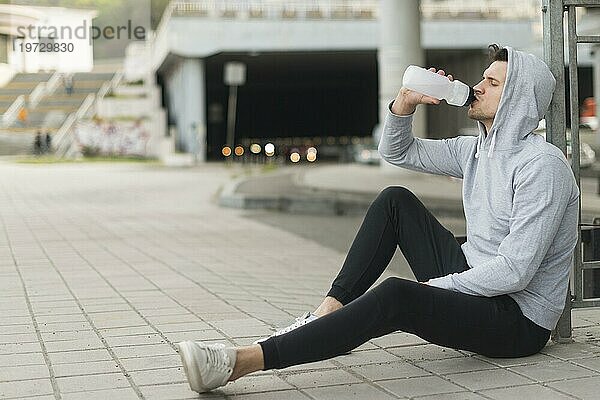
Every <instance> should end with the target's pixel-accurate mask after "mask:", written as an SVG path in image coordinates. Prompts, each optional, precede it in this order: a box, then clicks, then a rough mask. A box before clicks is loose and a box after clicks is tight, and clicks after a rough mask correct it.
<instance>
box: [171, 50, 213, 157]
mask: <svg viewBox="0 0 600 400" xmlns="http://www.w3.org/2000/svg"><path fill="white" fill-rule="evenodd" d="M164 82H165V86H166V90H165V91H166V103H167V107H168V109H169V124H170V125H175V126H176V129H177V130H176V132H177V134H176V137H175V147H176V150H178V151H183V152H187V153H192V154H195V155H196V157H197V161H204V160H205V154H206V115H205V108H206V106H205V102H206V90H205V83H204V62H203V61H202V60H201V59H198V58H181V59H177V60H176V61H175V62H174V64H173V65H172V66H171V67H170V68H169V70H168V71H166V73H165V74H164Z"/></svg>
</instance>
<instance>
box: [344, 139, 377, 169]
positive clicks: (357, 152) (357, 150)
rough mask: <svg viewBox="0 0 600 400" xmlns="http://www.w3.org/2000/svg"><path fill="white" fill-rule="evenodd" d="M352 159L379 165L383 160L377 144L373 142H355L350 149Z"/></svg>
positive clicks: (360, 162) (361, 162)
mask: <svg viewBox="0 0 600 400" xmlns="http://www.w3.org/2000/svg"><path fill="white" fill-rule="evenodd" d="M350 152H351V154H352V156H351V160H352V161H354V162H357V163H359V164H371V165H377V164H379V162H380V161H381V156H380V155H379V152H378V151H377V146H375V145H373V144H371V145H367V144H355V145H352V147H351V150H350Z"/></svg>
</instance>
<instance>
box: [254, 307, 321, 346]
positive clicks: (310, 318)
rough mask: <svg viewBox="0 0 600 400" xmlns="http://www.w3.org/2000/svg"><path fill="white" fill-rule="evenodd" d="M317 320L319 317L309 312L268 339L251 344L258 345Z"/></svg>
mask: <svg viewBox="0 0 600 400" xmlns="http://www.w3.org/2000/svg"><path fill="white" fill-rule="evenodd" d="M317 318H319V317H318V316H316V315H315V314H313V313H311V312H305V313H304V314H302V315H301V316H300V317H298V318H296V322H294V323H293V324H291V325H290V326H286V327H285V328H281V329H280V330H278V331H276V332H274V333H272V334H271V336H269V337H265V338H261V339H258V340H255V341H254V342H253V344H259V343H260V342H264V341H265V340H267V339H269V338H271V337H273V336H279V335H283V334H284V333H288V332H291V331H293V330H294V329H297V328H300V327H301V326H304V325H306V324H308V323H309V322H312V321H314V320H315V319H317Z"/></svg>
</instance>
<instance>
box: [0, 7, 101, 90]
mask: <svg viewBox="0 0 600 400" xmlns="http://www.w3.org/2000/svg"><path fill="white" fill-rule="evenodd" d="M95 16H96V12H95V11H93V10H78V9H72V8H62V7H35V6H22V5H15V4H0V72H2V73H1V74H0V75H2V76H3V78H4V79H5V81H7V80H10V78H11V77H12V75H13V74H14V73H17V72H44V71H59V72H87V71H91V70H92V68H93V65H94V60H93V45H92V41H91V40H90V38H89V27H91V26H92V20H93V18H94V17H95ZM55 44H56V45H58V46H63V47H64V50H65V51H46V50H47V49H46V47H48V46H54V45H55ZM40 45H41V46H42V47H44V49H40ZM67 45H69V48H68V49H67V47H66V46H67ZM67 50H68V51H67ZM5 81H4V82H5Z"/></svg>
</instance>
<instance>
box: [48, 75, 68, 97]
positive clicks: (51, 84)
mask: <svg viewBox="0 0 600 400" xmlns="http://www.w3.org/2000/svg"><path fill="white" fill-rule="evenodd" d="M64 75H66V74H61V73H60V72H58V71H57V72H55V73H54V74H52V76H51V77H50V79H48V82H46V94H45V95H46V96H49V95H51V94H52V93H54V91H55V90H56V88H57V87H58V86H59V85H60V81H61V79H62V77H63V76H64Z"/></svg>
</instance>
